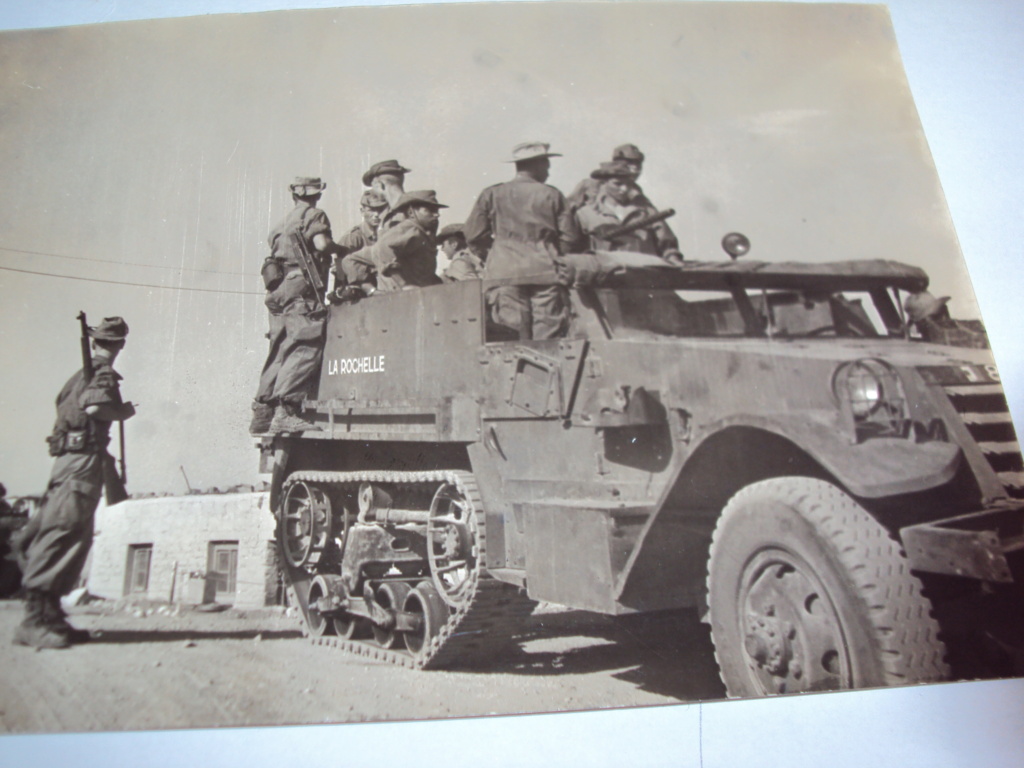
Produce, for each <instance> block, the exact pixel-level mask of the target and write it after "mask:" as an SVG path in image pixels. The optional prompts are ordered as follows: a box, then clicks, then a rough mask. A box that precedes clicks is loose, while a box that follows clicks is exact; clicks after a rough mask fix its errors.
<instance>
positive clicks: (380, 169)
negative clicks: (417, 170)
mask: <svg viewBox="0 0 1024 768" xmlns="http://www.w3.org/2000/svg"><path fill="white" fill-rule="evenodd" d="M384 173H411V171H410V170H409V169H408V168H403V167H402V165H401V164H400V163H399V162H398V161H397V160H381V161H380V162H379V163H374V164H373V165H371V166H370V170H368V171H367V172H366V173H364V174H363V186H364V187H368V186H370V184H372V183H373V180H374V179H375V178H377V177H378V176H380V175H381V174H384Z"/></svg>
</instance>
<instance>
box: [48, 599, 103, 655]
mask: <svg viewBox="0 0 1024 768" xmlns="http://www.w3.org/2000/svg"><path fill="white" fill-rule="evenodd" d="M43 623H44V624H45V625H46V626H47V628H48V629H50V631H51V632H55V633H56V634H58V635H62V636H64V637H66V638H67V639H68V642H70V643H74V644H81V643H87V642H89V641H90V640H92V635H90V634H89V633H88V632H87V631H86V630H84V629H78V628H77V627H74V626H72V625H71V624H70V623H69V622H68V615H67V614H66V613H64V608H63V607H62V606H61V604H60V595H55V594H54V593H53V592H44V593H43Z"/></svg>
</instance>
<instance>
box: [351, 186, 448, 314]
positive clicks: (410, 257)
mask: <svg viewBox="0 0 1024 768" xmlns="http://www.w3.org/2000/svg"><path fill="white" fill-rule="evenodd" d="M447 207H448V206H447V205H442V204H441V203H439V202H438V201H437V193H435V192H434V191H433V190H432V189H429V190H418V191H414V192H407V193H406V194H404V195H402V197H401V198H400V199H399V200H398V202H397V203H396V204H395V206H394V208H393V209H392V210H393V211H395V212H396V213H401V214H402V215H403V216H404V217H405V218H404V220H403V221H400V222H399V223H398V224H396V225H395V226H394V227H392V228H391V229H389V230H387V231H385V232H382V233H381V235H380V239H379V240H378V241H377V243H376V244H375V245H373V246H371V247H369V248H364V249H363V250H362V251H359V252H357V253H353V254H350V255H348V256H346V257H345V258H344V259H342V262H341V264H342V270H343V271H344V273H345V277H346V278H347V280H348V282H349V284H350V285H358V286H361V287H364V288H365V292H366V293H367V295H369V294H371V293H373V292H374V290H376V291H380V292H381V293H389V292H392V291H400V290H404V289H407V288H417V287H421V286H426V285H436V284H438V283H440V282H441V278H439V277H438V276H437V241H436V240H435V237H436V235H437V225H438V220H439V218H440V213H439V211H440V209H441V208H447ZM371 282H375V289H374V288H371V287H369V285H370V283H371Z"/></svg>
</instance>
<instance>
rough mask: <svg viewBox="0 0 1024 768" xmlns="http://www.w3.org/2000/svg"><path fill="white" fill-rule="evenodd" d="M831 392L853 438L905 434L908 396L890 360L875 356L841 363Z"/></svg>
mask: <svg viewBox="0 0 1024 768" xmlns="http://www.w3.org/2000/svg"><path fill="white" fill-rule="evenodd" d="M832 393H833V396H834V397H835V400H836V404H837V405H838V406H839V409H840V412H841V413H843V414H845V418H844V420H845V421H846V422H847V425H848V426H849V427H850V428H851V430H852V431H853V433H854V437H855V439H864V438H866V437H869V436H882V435H889V436H894V435H904V434H906V430H907V423H908V422H907V415H908V414H907V399H906V395H905V393H904V391H903V383H902V381H900V377H899V374H897V373H896V369H895V368H893V367H892V366H891V365H889V363H886V362H884V361H883V360H877V359H875V358H863V359H861V360H853V361H851V362H848V363H843V364H842V365H840V366H839V367H838V368H836V370H835V373H834V374H833V375H832Z"/></svg>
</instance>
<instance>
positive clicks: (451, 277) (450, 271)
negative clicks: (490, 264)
mask: <svg viewBox="0 0 1024 768" xmlns="http://www.w3.org/2000/svg"><path fill="white" fill-rule="evenodd" d="M437 243H438V245H439V246H440V247H441V252H442V253H443V254H444V255H445V256H447V257H448V266H447V267H446V268H445V270H444V273H443V274H442V275H441V278H442V279H443V280H444V281H445V282H448V283H454V282H456V281H458V280H477V279H479V278H480V276H481V275H482V274H483V272H484V262H483V259H481V258H480V257H479V256H477V255H476V254H475V253H473V251H471V250H470V249H469V248H467V247H466V235H465V231H464V227H463V225H462V224H448V225H447V226H445V227H443V228H442V229H441V232H440V233H439V234H438V235H437Z"/></svg>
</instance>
